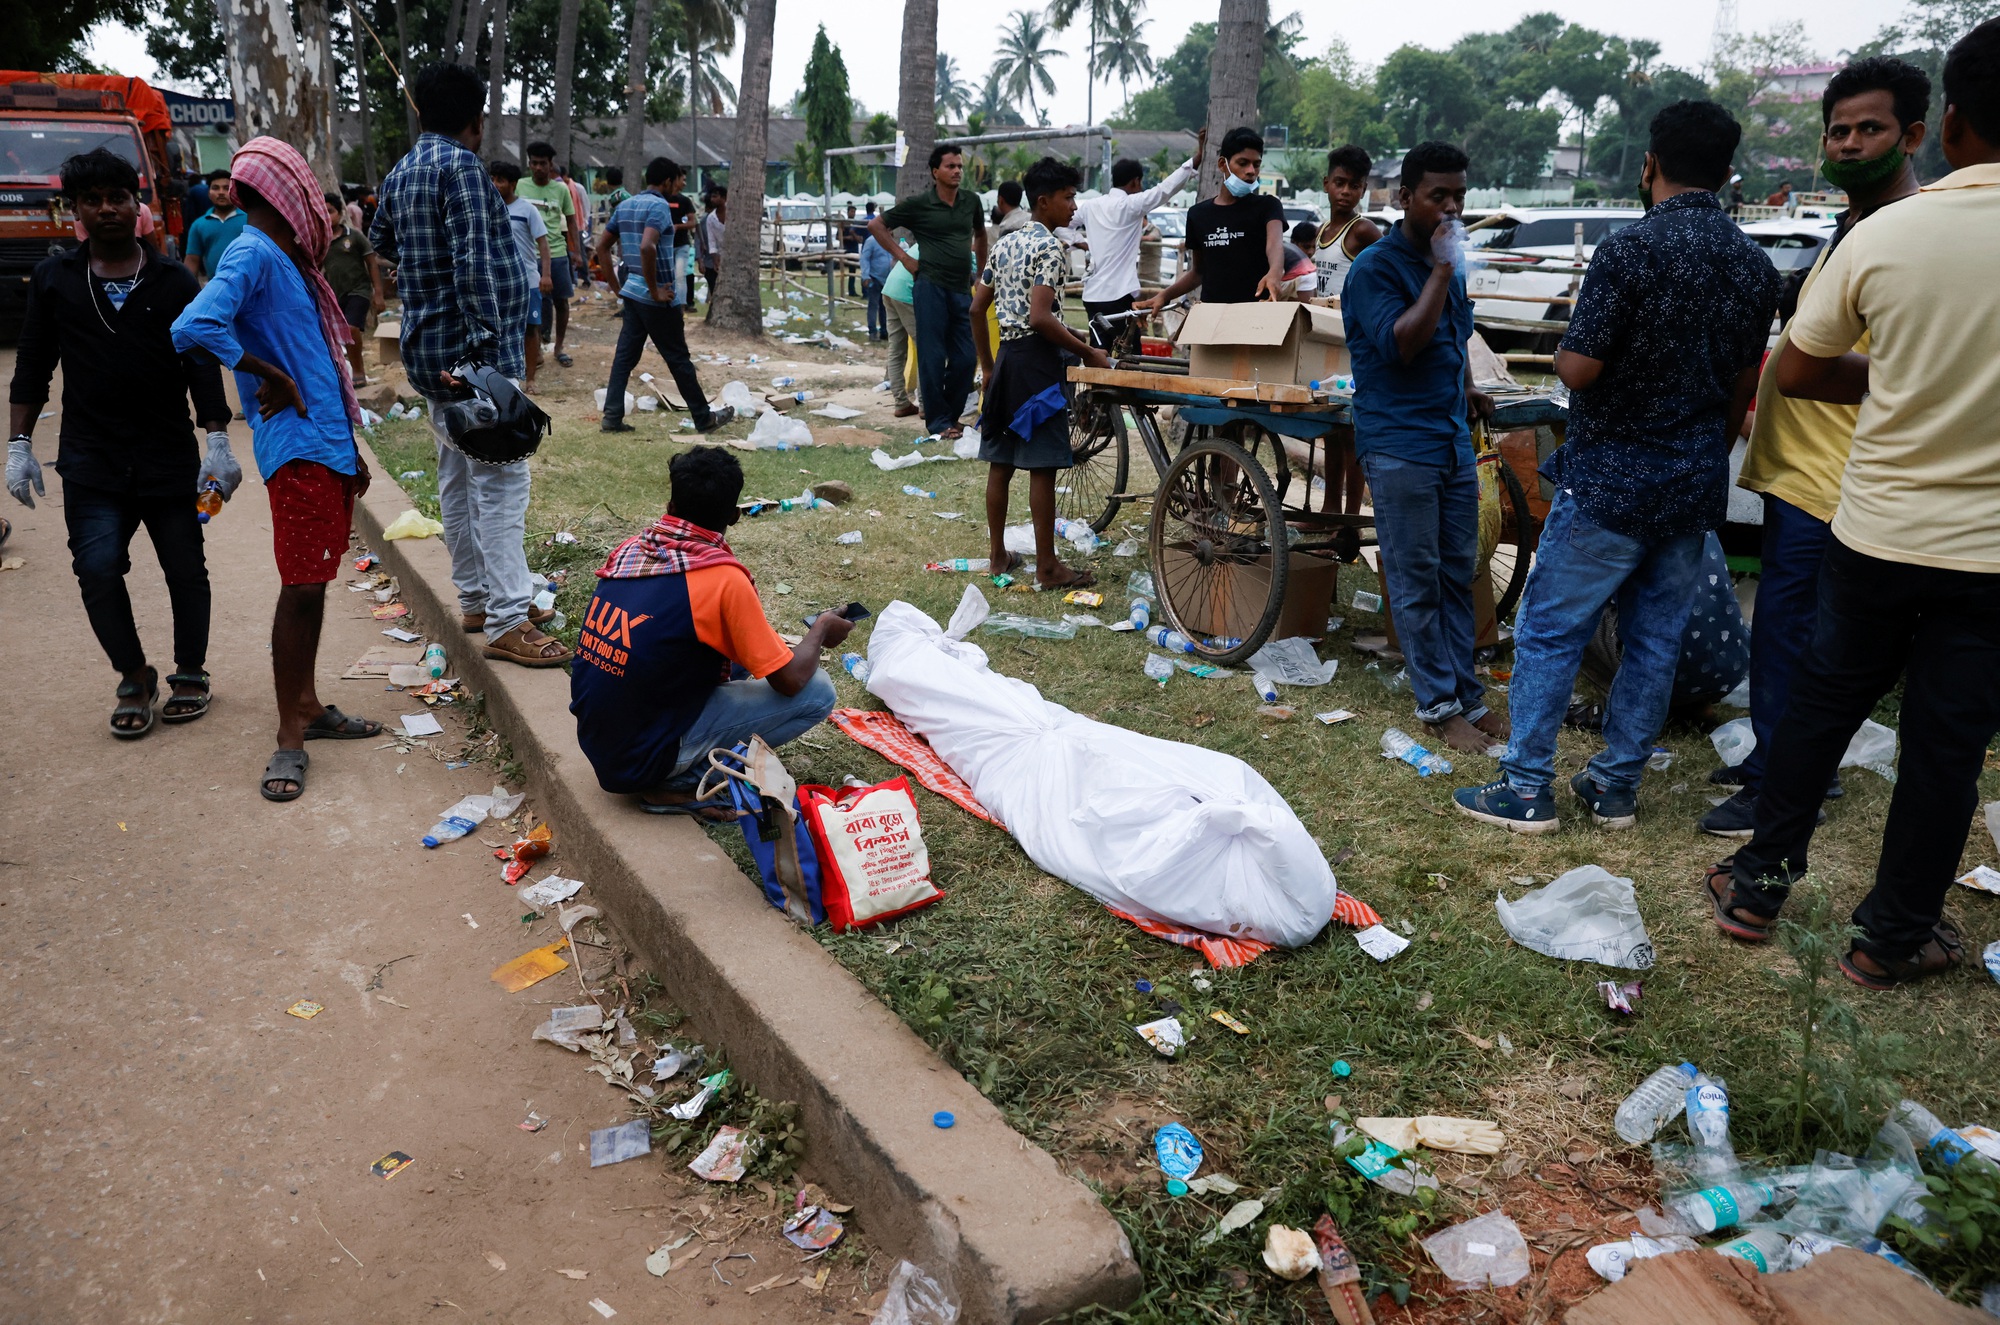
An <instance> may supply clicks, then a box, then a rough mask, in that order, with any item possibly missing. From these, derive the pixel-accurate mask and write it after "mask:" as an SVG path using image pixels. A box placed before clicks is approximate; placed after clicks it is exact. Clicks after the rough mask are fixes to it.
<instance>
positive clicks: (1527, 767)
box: [1500, 491, 1702, 795]
mask: <svg viewBox="0 0 2000 1325" xmlns="http://www.w3.org/2000/svg"><path fill="white" fill-rule="evenodd" d="M1701 549H1702V535H1701V534H1680V535H1677V536H1675V537H1673V538H1667V539H1661V540H1660V541H1658V542H1652V543H1648V542H1644V541H1642V540H1640V539H1636V538H1627V537H1626V536H1625V535H1623V534H1614V533H1612V532H1611V531H1610V530H1609V529H1604V528H1600V527H1599V526H1598V525H1596V524H1594V523H1592V522H1591V521H1590V519H1589V518H1587V517H1586V516H1585V515H1584V514H1583V512H1582V511H1580V510H1578V509H1577V507H1576V499H1575V498H1574V497H1572V496H1570V494H1569V493H1568V492H1567V491H1558V492H1557V493H1556V499H1555V502H1554V503H1553V504H1552V505H1551V506H1550V507H1549V518H1548V521H1547V523H1545V524H1544V525H1543V526H1542V541H1541V544H1540V546H1539V547H1537V548H1536V549H1535V566H1534V569H1533V570H1531V571H1529V572H1528V587H1527V590H1526V591H1525V592H1524V593H1523V594H1522V596H1521V614H1520V617H1519V618H1518V619H1517V620H1516V622H1515V625H1514V682H1513V688H1512V689H1511V690H1509V691H1508V694H1507V716H1508V718H1509V719H1510V720H1511V721H1512V723H1513V728H1514V736H1513V739H1512V741H1510V742H1509V744H1508V746H1507V753H1506V755H1505V757H1503V758H1502V759H1501V760H1500V769H1501V772H1503V773H1504V774H1505V775H1506V778H1507V781H1508V783H1509V784H1510V785H1512V786H1513V788H1514V789H1515V790H1516V791H1518V792H1521V793H1522V794H1524V795H1532V794H1533V793H1535V792H1538V791H1540V790H1542V789H1543V788H1544V787H1546V786H1548V785H1549V783H1550V782H1551V781H1553V780H1554V779H1555V772H1556V732H1557V731H1559V730H1560V729H1561V727H1562V720H1563V715H1564V714H1565V713H1566V712H1568V711H1569V703H1570V692H1571V690H1572V688H1573V687H1574V686H1575V685H1576V671H1577V666H1578V664H1579V663H1581V662H1582V660H1583V649H1584V646H1585V645H1586V644H1588V643H1589V642H1590V637H1591V636H1592V635H1593V634H1595V633H1596V631H1597V623H1598V619H1599V618H1600V617H1602V616H1603V615H1604V605H1605V604H1606V603H1609V602H1610V601H1611V600H1612V599H1613V598H1614V597H1615V598H1616V599H1617V600H1618V625H1619V632H1620V634H1621V636H1622V637H1623V640H1624V645H1625V650H1624V658H1623V660H1622V661H1621V662H1620V663H1619V664H1618V676H1617V678H1616V679H1615V680H1613V681H1612V683H1611V697H1610V699H1609V700H1608V701H1607V702H1606V704H1605V706H1604V750H1603V752H1602V753H1600V754H1599V755H1598V756H1597V757H1596V758H1595V759H1593V760H1591V761H1590V772H1591V776H1592V777H1593V778H1595V779H1596V781H1597V782H1599V783H1600V784H1602V785H1603V786H1605V787H1608V788H1611V789H1613V790H1617V791H1634V790H1636V789H1637V788H1638V786H1639V775H1640V774H1641V773H1642V772H1644V771H1645V768H1646V761H1647V760H1648V759H1649V758H1651V757H1652V754H1653V738H1654V736H1656V735H1658V734H1659V730H1660V727H1661V725H1662V724H1663V723H1664V722H1665V721H1666V719H1667V706H1668V704H1669V703H1671V702H1672V700H1673V694H1674V669H1675V668H1676V667H1677V666H1678V665H1679V663H1680V656H1681V633H1682V632H1683V631H1685V630H1686V629H1687V620H1688V613H1689V611H1690V610H1692V608H1693V605H1694V588H1695V575H1696V573H1697V572H1698V571H1699V570H1700V569H1701Z"/></svg>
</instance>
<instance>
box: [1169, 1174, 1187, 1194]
mask: <svg viewBox="0 0 2000 1325" xmlns="http://www.w3.org/2000/svg"><path fill="white" fill-rule="evenodd" d="M1187 1194H1188V1185H1187V1184H1186V1183H1184V1182H1182V1181H1181V1180H1180V1179H1179V1178H1169V1179H1167V1195H1169V1196H1186V1195H1187Z"/></svg>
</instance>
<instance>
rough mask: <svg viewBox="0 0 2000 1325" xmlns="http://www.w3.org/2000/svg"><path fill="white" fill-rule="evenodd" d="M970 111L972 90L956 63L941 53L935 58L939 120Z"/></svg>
mask: <svg viewBox="0 0 2000 1325" xmlns="http://www.w3.org/2000/svg"><path fill="white" fill-rule="evenodd" d="M971 109H972V88H971V86H970V85H969V84H967V83H966V81H965V79H964V78H963V77H961V76H960V74H959V72H958V61H956V60H954V59H952V58H951V57H950V56H949V55H946V54H945V53H944V52H943V51H939V52H938V56H937V114H938V118H939V119H941V120H947V121H948V120H950V119H951V118H952V117H953V116H955V115H964V114H965V113H966V112H967V111H969V110H971Z"/></svg>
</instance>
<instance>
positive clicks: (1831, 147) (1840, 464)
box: [1701, 55, 1931, 837]
mask: <svg viewBox="0 0 2000 1325" xmlns="http://www.w3.org/2000/svg"><path fill="white" fill-rule="evenodd" d="M1930 99H1931V80H1930V79H1929V78H1928V77H1926V76H1925V74H1924V71H1923V70H1921V69H1918V68H1916V67H1915V66H1914V65H1909V64H1905V63H1903V62H1902V61H1901V60H1898V59H1896V58H1894V57H1893V56H1886V55H1878V56H1872V57H1870V58H1869V59H1866V60H1857V61H1855V62H1854V63H1853V64H1850V65H1848V66H1847V67H1846V68H1845V69H1842V70H1841V71H1840V72H1839V73H1836V74H1835V75H1834V76H1833V78H1832V79H1831V80H1829V81H1828V83H1827V85H1826V91H1825V92H1824V93H1823V94H1822V95H1821V97H1820V114H1821V116H1822V118H1823V121H1824V123H1825V133H1824V135H1823V137H1822V138H1821V145H1822V147H1823V148H1824V150H1825V152H1826V160H1825V161H1824V162H1823V163H1822V165H1821V173H1822V174H1824V175H1826V177H1827V178H1828V179H1829V180H1830V181H1832V182H1833V183H1834V184H1836V185H1838V186H1840V187H1841V188H1844V189H1846V191H1847V198H1848V208H1847V210H1846V211H1844V212H1842V213H1841V214H1840V216H1839V218H1838V225H1837V227H1836V228H1835V230H1834V232H1833V239H1832V241H1831V242H1830V243H1828V244H1827V246H1826V247H1825V248H1823V249H1821V250H1820V255H1819V260H1818V261H1817V262H1815V263H1814V264H1813V267H1812V270H1811V272H1810V273H1808V274H1807V275H1806V277H1805V284H1804V285H1803V286H1801V287H1800V288H1799V291H1798V294H1797V296H1796V297H1795V298H1794V299H1793V307H1791V308H1786V307H1784V303H1783V299H1782V297H1781V300H1780V304H1779V309H1778V311H1779V314H1780V316H1782V317H1784V318H1785V319H1786V321H1787V322H1789V321H1790V319H1791V316H1792V314H1793V313H1794V312H1796V310H1797V303H1798V300H1800V299H1803V298H1804V296H1805V292H1806V291H1807V290H1810V289H1811V288H1812V285H1813V282H1814V281H1815V280H1816V279H1817V278H1818V276H1819V272H1820V269H1821V268H1823V267H1824V266H1825V265H1826V262H1827V259H1828V258H1829V257H1830V256H1831V255H1832V254H1833V253H1834V251H1835V250H1837V249H1838V248H1839V247H1840V243H1841V241H1842V240H1844V239H1846V238H1847V236H1848V234H1849V232H1850V231H1852V230H1853V228H1854V226H1855V224H1856V223H1857V222H1859V221H1861V220H1862V219H1863V218H1865V217H1867V216H1869V215H1870V214H1871V213H1873V212H1875V211H1877V210H1879V209H1881V208H1883V207H1886V206H1888V205H1889V204H1890V203H1892V202H1897V201H1899V200H1901V199H1903V198H1908V197H1911V196H1912V195H1914V194H1915V193H1916V192H1917V172H1916V167H1915V164H1914V162H1913V160H1912V158H1914V157H1915V156H1916V153H1917V149H1918V148H1919V147H1921V146H1922V145H1923V141H1924V116H1925V115H1927V114H1928V113H1929V111H1930ZM1787 341H1788V334H1787V333H1785V332H1781V333H1779V336H1778V345H1777V348H1776V349H1775V350H1774V351H1772V353H1771V355H1770V356H1769V357H1768V358H1767V359H1766V360H1765V361H1764V374H1763V377H1762V379H1761V380H1760V381H1759V382H1758V384H1757V415H1756V422H1755V424H1753V425H1752V427H1751V432H1750V449H1749V452H1748V453H1747V454H1746V455H1745V456H1744V458H1743V470H1742V473H1741V474H1739V475H1738V476H1737V479H1736V484H1737V486H1738V487H1741V488H1747V489H1749V490H1750V491H1752V492H1758V493H1762V494H1763V496H1764V545H1763V558H1762V567H1761V569H1760V570H1759V572H1758V576H1757V629H1756V631H1755V632H1754V633H1753V634H1752V635H1751V637H1750V729H1751V731H1752V732H1754V733H1755V735H1756V738H1757V743H1756V745H1755V746H1754V747H1753V748H1752V749H1751V751H1750V755H1749V757H1748V758H1746V759H1745V760H1744V761H1743V762H1742V763H1740V764H1738V765H1737V766H1736V767H1735V768H1733V769H1726V770H1723V772H1724V773H1725V774H1727V775H1729V776H1731V777H1733V778H1734V780H1735V781H1736V784H1737V786H1738V787H1739V790H1738V791H1737V792H1736V794H1735V795H1733V796H1731V797H1730V798H1729V799H1728V800H1726V801H1724V802H1723V803H1722V804H1720V805H1718V806H1716V807H1715V808H1714V809H1712V810H1710V811H1709V812H1708V814H1707V815H1705V816H1703V818H1702V821H1701V827H1702V831H1703V832H1707V833H1713V834H1714V835H1715V836H1717V837H1748V836H1750V834H1751V831H1752V830H1753V829H1754V828H1755V827H1756V815H1755V810H1756V805H1757V791H1758V788H1760V787H1761V786H1763V783H1764V769H1765V767H1766V765H1767V764H1768V762H1769V760H1770V757H1771V738H1772V736H1773V735H1774V734H1775V733H1776V731H1777V730H1778V719H1779V718H1781V717H1783V716H1784V712H1785V705H1786V703H1787V702H1788V701H1789V699H1790V696H1791V689H1792V674H1793V672H1794V671H1796V670H1797V667H1798V661H1799V658H1800V656H1801V655H1803V654H1804V653H1805V651H1806V647H1807V646H1808V645H1809V644H1811V643H1812V636H1813V626H1814V624H1815V622H1816V621H1817V620H1818V616H1819V592H1818V585H1819V571H1820V564H1821V563H1822V562H1823V561H1824V560H1825V559H1826V549H1827V545H1828V544H1829V543H1831V542H1832V541H1833V536H1832V534H1831V533H1830V532H1829V531H1828V524H1829V523H1830V522H1831V521H1832V519H1833V512H1834V508H1835V507H1837V506H1838V505H1840V475H1841V471H1842V470H1844V469H1845V468H1846V467H1847V451H1848V446H1849V444H1850V443H1851V442H1852V441H1853V440H1854V429H1855V425H1856V423H1857V422H1858V421H1859V417H1860V413H1861V411H1860V409H1859V408H1858V407H1857V406H1854V405H1836V404H1829V403H1828V402H1826V401H1822V400H1793V399H1792V398H1790V397H1789V396H1787V395H1785V394H1784V393H1783V392H1781V391H1780V390H1779V389H1778V364H1779V362H1780V361H1781V360H1782V359H1783V358H1784V348H1785V345H1786V343H1787ZM1854 348H1855V352H1856V353H1858V354H1866V353H1867V352H1868V337H1867V335H1866V334H1865V333H1864V334H1863V335H1862V337H1861V340H1860V342H1859V343H1858V344H1856V345H1855V347H1854ZM1711 780H1714V779H1713V778H1711ZM1839 791H1840V775H1839V774H1838V773H1836V774H1835V775H1834V779H1833V781H1832V783H1830V784H1829V785H1828V788H1827V794H1828V795H1829V796H1833V795H1834V794H1836V793H1838V792H1839Z"/></svg>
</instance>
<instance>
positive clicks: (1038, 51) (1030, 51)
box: [993, 9, 1069, 124]
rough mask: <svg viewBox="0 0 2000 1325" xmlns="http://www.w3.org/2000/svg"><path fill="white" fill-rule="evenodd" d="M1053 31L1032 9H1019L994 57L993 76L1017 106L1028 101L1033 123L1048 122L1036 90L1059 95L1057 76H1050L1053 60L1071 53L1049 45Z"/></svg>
mask: <svg viewBox="0 0 2000 1325" xmlns="http://www.w3.org/2000/svg"><path fill="white" fill-rule="evenodd" d="M1048 40H1049V27H1048V24H1047V23H1045V22H1043V21H1042V18H1041V16H1040V15H1038V14H1036V13H1035V12H1034V11H1033V10H1032V9H1017V10H1015V11H1014V12H1013V13H1011V14H1009V15H1007V21H1006V22H1005V23H1002V24H1001V25H1000V47H999V50H998V52H997V53H996V54H995V55H994V57H993V72H994V74H995V75H996V76H998V78H999V80H1000V86H1001V87H1002V88H1003V89H1005V91H1006V93H1007V96H1008V97H1009V99H1011V100H1012V101H1013V102H1014V104H1015V105H1017V106H1018V105H1019V104H1021V102H1023V101H1026V102H1027V103H1028V116H1029V119H1030V120H1031V121H1033V122H1034V123H1036V124H1040V123H1042V122H1043V120H1044V116H1043V115H1042V112H1041V108H1040V107H1039V106H1038V105H1037V104H1036V102H1035V89H1036V88H1040V89H1041V91H1042V95H1043V96H1045V97H1051V96H1054V95H1055V91H1056V80H1055V76H1054V75H1053V74H1051V73H1050V72H1049V64H1050V62H1051V61H1053V60H1063V59H1067V58H1069V52H1067V51H1059V50H1056V49H1055V48H1054V47H1052V46H1050V45H1048Z"/></svg>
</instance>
